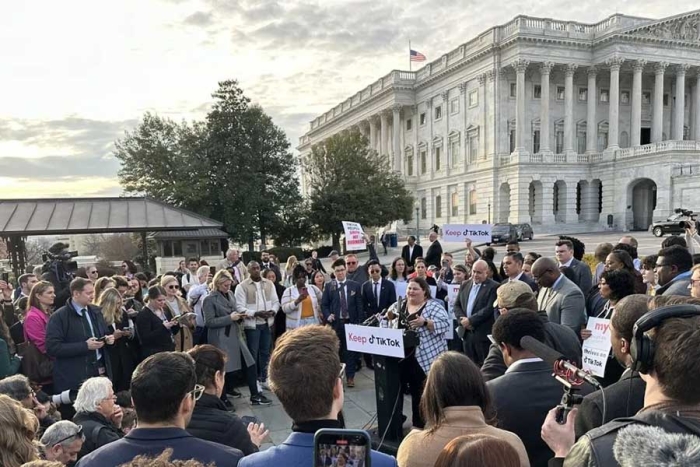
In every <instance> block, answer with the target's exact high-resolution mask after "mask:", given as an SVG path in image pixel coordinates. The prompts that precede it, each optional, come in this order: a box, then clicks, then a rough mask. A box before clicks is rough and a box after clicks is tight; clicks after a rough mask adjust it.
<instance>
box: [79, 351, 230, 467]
mask: <svg viewBox="0 0 700 467" xmlns="http://www.w3.org/2000/svg"><path fill="white" fill-rule="evenodd" d="M196 382H197V372H196V371H195V363H194V360H192V357H190V356H189V355H188V354H186V353H183V352H161V353H158V354H155V355H152V356H150V357H148V358H147V359H146V360H144V361H143V362H141V363H140V364H139V366H138V367H136V370H135V371H134V376H133V378H132V380H131V400H132V401H133V402H134V409H135V410H136V415H137V417H138V420H139V423H138V427H137V428H134V429H133V430H131V431H130V432H129V434H127V435H126V436H124V437H123V438H122V439H120V440H118V441H114V442H112V443H109V444H106V445H105V446H102V447H101V448H99V449H98V450H96V451H93V452H91V453H90V454H88V455H87V456H85V457H83V458H82V459H81V460H80V462H78V464H77V465H78V466H79V467H102V466H105V465H122V464H127V463H129V462H131V461H132V460H133V459H134V457H136V456H138V455H141V454H147V455H156V456H157V455H160V453H162V452H163V451H164V450H165V449H168V448H170V449H172V451H173V452H172V455H171V460H172V461H176V460H187V459H197V460H198V461H200V462H202V463H203V464H205V465H209V464H213V465H237V464H238V461H239V459H241V458H242V457H243V453H242V452H241V451H239V450H238V449H234V448H232V447H229V446H224V445H222V444H218V443H213V442H211V441H205V440H203V439H199V438H195V437H194V436H192V435H191V434H189V433H188V432H187V431H185V427H186V426H187V424H188V423H189V421H190V419H191V418H192V412H193V410H194V406H195V402H196V401H197V399H199V398H200V397H201V395H202V392H203V391H204V388H203V387H201V386H200V387H199V388H198V387H197V386H196V385H195V383H196ZM85 436H86V437H89V436H90V433H85Z"/></svg>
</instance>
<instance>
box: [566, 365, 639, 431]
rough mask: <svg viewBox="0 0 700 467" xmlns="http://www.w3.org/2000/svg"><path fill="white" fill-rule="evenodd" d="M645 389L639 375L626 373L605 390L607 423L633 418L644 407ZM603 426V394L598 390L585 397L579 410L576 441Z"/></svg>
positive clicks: (628, 371) (630, 372) (629, 371)
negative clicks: (617, 419) (623, 418)
mask: <svg viewBox="0 0 700 467" xmlns="http://www.w3.org/2000/svg"><path fill="white" fill-rule="evenodd" d="M608 363H610V362H608ZM645 389H646V383H645V382H644V380H643V379H642V378H641V377H640V376H639V373H634V372H632V371H631V370H627V371H625V373H623V374H622V377H621V378H620V381H618V382H617V383H614V384H611V385H610V386H608V387H606V388H605V422H609V421H611V420H614V419H616V418H622V417H633V416H634V414H636V413H637V412H639V411H640V410H641V409H642V407H644V391H645ZM603 424H604V421H603V394H602V393H601V391H600V390H598V391H595V392H592V393H591V394H589V395H587V396H586V397H584V398H583V402H582V403H581V405H580V406H579V408H578V415H577V416H576V439H578V438H580V437H581V436H583V435H585V434H586V433H588V432H589V431H591V430H592V429H594V428H598V427H600V426H602V425H603Z"/></svg>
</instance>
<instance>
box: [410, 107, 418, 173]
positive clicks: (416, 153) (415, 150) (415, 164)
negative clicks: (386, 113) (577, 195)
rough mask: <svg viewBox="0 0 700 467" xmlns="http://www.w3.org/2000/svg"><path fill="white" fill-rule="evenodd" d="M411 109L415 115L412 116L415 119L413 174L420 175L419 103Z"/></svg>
mask: <svg viewBox="0 0 700 467" xmlns="http://www.w3.org/2000/svg"><path fill="white" fill-rule="evenodd" d="M411 110H412V111H413V117H411V118H412V119H413V126H412V128H413V175H415V176H416V177H420V150H419V149H418V143H419V142H420V140H419V139H418V119H419V118H420V116H419V112H418V104H414V105H412V106H411Z"/></svg>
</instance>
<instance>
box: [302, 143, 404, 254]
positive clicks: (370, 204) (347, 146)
mask: <svg viewBox="0 0 700 467" xmlns="http://www.w3.org/2000/svg"><path fill="white" fill-rule="evenodd" d="M304 171H305V173H306V174H307V175H308V180H309V186H310V187H311V190H310V194H309V201H310V219H311V222H312V223H313V224H314V225H315V226H316V227H317V229H318V233H320V234H325V235H331V236H332V238H333V246H334V247H335V248H339V243H340V242H339V239H340V234H341V233H342V231H343V226H342V221H354V222H359V223H360V224H362V225H363V226H367V227H369V226H380V225H385V224H388V223H389V222H392V221H395V220H399V219H401V220H405V221H408V220H410V219H411V212H412V207H413V195H412V194H411V193H410V192H409V191H408V190H407V189H406V187H405V185H404V182H403V180H402V178H401V175H400V174H398V173H396V172H394V171H393V170H391V167H390V164H389V161H388V160H387V159H386V158H384V157H381V156H379V155H378V154H377V152H376V151H374V150H372V149H370V147H369V144H368V141H367V138H365V137H363V136H362V135H361V134H360V132H359V131H350V132H343V133H339V134H337V135H334V136H332V137H330V138H328V139H327V140H325V141H324V142H323V143H321V144H318V145H316V146H313V147H312V149H311V153H310V154H309V156H308V157H307V159H306V160H305V161H304Z"/></svg>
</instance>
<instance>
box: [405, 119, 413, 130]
mask: <svg viewBox="0 0 700 467" xmlns="http://www.w3.org/2000/svg"><path fill="white" fill-rule="evenodd" d="M411 128H413V120H412V119H410V118H409V119H407V120H406V131H411Z"/></svg>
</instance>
